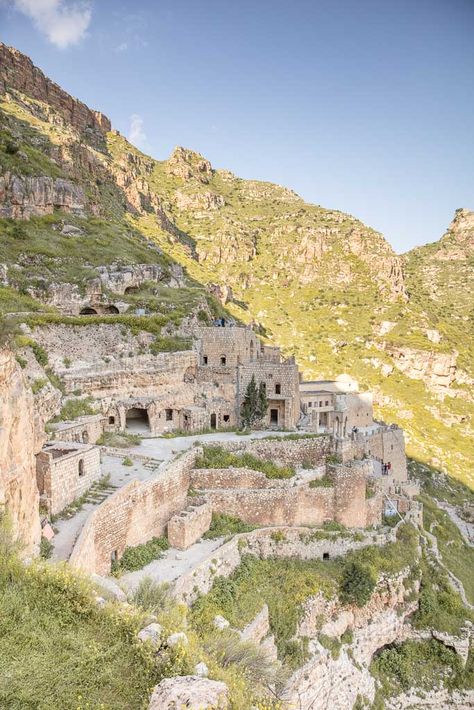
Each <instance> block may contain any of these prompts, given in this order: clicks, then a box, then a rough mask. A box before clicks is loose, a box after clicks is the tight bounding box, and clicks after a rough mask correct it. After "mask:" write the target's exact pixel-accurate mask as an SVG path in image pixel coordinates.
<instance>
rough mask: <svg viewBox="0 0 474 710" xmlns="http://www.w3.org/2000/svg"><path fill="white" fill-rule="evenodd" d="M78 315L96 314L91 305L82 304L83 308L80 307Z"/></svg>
mask: <svg viewBox="0 0 474 710" xmlns="http://www.w3.org/2000/svg"><path fill="white" fill-rule="evenodd" d="M79 315H80V316H96V315H98V314H97V311H96V309H95V308H92V306H84V308H81V310H80V311H79Z"/></svg>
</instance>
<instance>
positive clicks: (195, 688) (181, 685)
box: [148, 675, 229, 710]
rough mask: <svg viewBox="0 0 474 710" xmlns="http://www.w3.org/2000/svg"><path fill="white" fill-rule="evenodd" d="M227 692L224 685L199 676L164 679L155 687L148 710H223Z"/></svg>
mask: <svg viewBox="0 0 474 710" xmlns="http://www.w3.org/2000/svg"><path fill="white" fill-rule="evenodd" d="M227 707H229V690H228V688H227V686H226V684H225V683H221V682H220V681H216V680H209V679H208V678H200V677H199V676H192V675H190V676H177V677H175V678H165V679H164V680H162V681H161V683H160V684H159V685H157V686H156V688H155V690H154V691H153V695H152V696H151V700H150V704H149V706H148V710H181V709H182V708H186V710H211V708H212V710H225V708H227Z"/></svg>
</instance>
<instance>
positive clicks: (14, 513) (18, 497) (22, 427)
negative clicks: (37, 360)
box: [0, 350, 42, 553]
mask: <svg viewBox="0 0 474 710" xmlns="http://www.w3.org/2000/svg"><path fill="white" fill-rule="evenodd" d="M40 442H41V437H40V436H39V432H38V433H37V435H36V437H35V430H34V412H33V395H32V393H31V391H30V390H29V389H28V388H27V387H26V385H25V381H24V379H23V375H22V371H21V368H20V366H19V365H18V364H17V362H16V360H15V357H14V355H13V353H11V352H9V351H7V350H0V510H1V509H2V508H5V509H6V511H7V513H8V515H9V517H10V519H11V522H12V526H13V532H14V535H15V537H16V538H17V539H21V540H22V541H23V543H24V544H25V546H26V552H27V553H32V552H35V551H36V550H37V548H38V544H39V541H40V536H41V530H40V519H39V512H38V505H39V494H38V489H37V486H36V467H35V458H34V454H35V453H36V450H37V448H36V447H37V446H38V444H39V445H41V443H42V442H41V443H40Z"/></svg>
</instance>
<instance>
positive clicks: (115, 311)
mask: <svg viewBox="0 0 474 710" xmlns="http://www.w3.org/2000/svg"><path fill="white" fill-rule="evenodd" d="M104 313H106V314H110V315H117V314H118V313H120V311H119V309H118V308H117V306H104Z"/></svg>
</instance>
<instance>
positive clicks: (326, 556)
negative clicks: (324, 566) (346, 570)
mask: <svg viewBox="0 0 474 710" xmlns="http://www.w3.org/2000/svg"><path fill="white" fill-rule="evenodd" d="M328 559H329V552H323V560H328Z"/></svg>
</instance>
